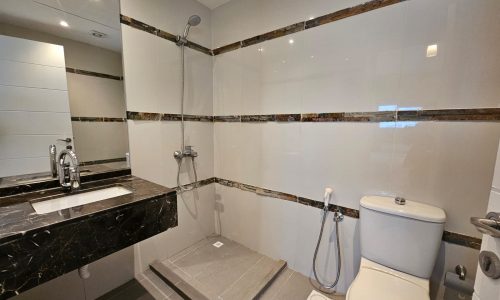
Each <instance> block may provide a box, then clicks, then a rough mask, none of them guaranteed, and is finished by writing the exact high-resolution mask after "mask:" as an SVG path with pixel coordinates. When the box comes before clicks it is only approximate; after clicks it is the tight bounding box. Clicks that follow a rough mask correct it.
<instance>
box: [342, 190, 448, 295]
mask: <svg viewBox="0 0 500 300" xmlns="http://www.w3.org/2000/svg"><path fill="white" fill-rule="evenodd" d="M445 221H446V214H445V212H444V210H442V209H441V208H438V207H434V206H431V205H427V204H423V203H419V202H414V201H406V200H405V199H402V198H393V197H381V196H366V197H363V198H362V199H361V201H360V240H361V263H360V267H359V272H358V275H357V276H356V278H355V279H354V281H353V282H352V284H351V286H350V287H349V290H348V291H347V295H346V299H347V300H365V299H367V300H368V299H370V300H377V299H383V300H401V299H405V300H424V299H426V300H428V299H430V297H429V278H430V276H431V273H432V270H433V268H434V263H435V261H436V257H437V255H438V251H439V247H440V245H441V237H442V235H443V228H444V223H445Z"/></svg>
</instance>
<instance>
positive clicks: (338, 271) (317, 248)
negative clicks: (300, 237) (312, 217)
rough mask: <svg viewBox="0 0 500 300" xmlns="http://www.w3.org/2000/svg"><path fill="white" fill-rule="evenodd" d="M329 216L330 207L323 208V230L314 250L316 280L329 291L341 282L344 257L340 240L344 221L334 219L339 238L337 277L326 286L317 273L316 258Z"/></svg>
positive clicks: (336, 233)
mask: <svg viewBox="0 0 500 300" xmlns="http://www.w3.org/2000/svg"><path fill="white" fill-rule="evenodd" d="M336 213H337V212H336ZM327 215H328V206H325V207H324V208H323V218H322V220H321V230H320V231H319V237H318V243H316V249H315V250H314V257H313V273H314V278H316V281H317V282H318V284H319V285H320V286H321V287H322V288H325V289H327V290H331V289H333V288H334V287H335V286H336V285H337V283H338V282H339V278H340V270H341V269H342V263H341V259H342V257H341V255H340V239H339V222H340V221H341V220H342V219H341V218H334V221H335V235H336V236H337V274H336V276H335V281H334V282H333V283H332V284H330V285H328V284H325V283H323V282H321V280H320V279H319V277H318V274H317V272H316V258H317V256H318V251H319V246H320V244H321V238H322V237H323V228H324V227H325V221H326V216H327ZM332 292H333V291H332Z"/></svg>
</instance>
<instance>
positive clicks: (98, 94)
mask: <svg viewBox="0 0 500 300" xmlns="http://www.w3.org/2000/svg"><path fill="white" fill-rule="evenodd" d="M0 70H1V71H0V178H2V180H0V186H1V185H2V184H3V185H5V184H9V183H11V184H13V183H15V182H18V183H19V177H21V178H22V177H23V176H24V178H25V179H26V180H37V179H44V178H45V179H51V178H52V175H51V173H50V160H49V146H50V145H56V148H57V152H58V153H59V152H60V151H61V150H63V149H65V148H66V147H68V146H70V147H72V148H73V150H74V152H75V153H76V155H77V157H78V161H79V163H80V166H83V167H81V168H80V169H81V172H82V176H83V175H84V173H85V172H93V171H95V170H108V169H121V168H127V167H128V161H127V158H128V152H129V150H128V136H127V122H126V108H125V97H124V87H123V75H122V74H123V72H122V57H121V32H120V12H119V0H85V1H81V0H2V1H0ZM12 176H15V178H16V179H12ZM9 178H10V179H11V180H10V181H9V180H8V179H9Z"/></svg>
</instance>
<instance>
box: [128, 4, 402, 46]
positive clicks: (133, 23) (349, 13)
mask: <svg viewBox="0 0 500 300" xmlns="http://www.w3.org/2000/svg"><path fill="white" fill-rule="evenodd" d="M403 1H407V0H371V1H368V2H366V3H364V4H360V5H356V6H353V7H349V8H345V9H341V10H338V11H336V12H333V13H330V14H327V15H324V16H321V17H317V18H314V19H312V20H304V21H301V22H297V23H295V24H291V25H288V26H285V27H282V28H278V29H276V30H272V31H269V32H266V33H263V34H259V35H256V36H253V37H250V38H248V39H244V40H242V41H238V42H234V43H231V44H228V45H224V46H221V47H218V48H215V49H213V50H211V49H209V48H207V47H204V46H202V45H199V44H196V43H194V42H191V41H189V42H188V43H187V44H186V47H189V48H191V49H193V50H196V51H199V52H202V53H205V54H207V55H210V56H213V55H219V54H222V53H226V52H229V51H234V50H237V49H240V48H242V47H248V46H252V45H255V44H259V43H262V42H265V41H269V40H272V39H276V38H279V37H283V36H286V35H289V34H293V33H296V32H299V31H303V30H306V29H310V28H314V27H317V26H320V25H325V24H329V23H332V22H335V21H338V20H341V19H345V18H349V17H353V16H356V15H359V14H363V13H366V12H369V11H372V10H375V9H379V8H383V7H386V6H389V5H393V4H397V3H400V2H403ZM120 22H121V23H122V24H125V25H128V26H130V27H133V28H135V29H139V30H142V31H144V32H147V33H150V34H153V35H156V36H158V37H161V38H163V39H166V40H169V41H171V42H174V43H175V42H176V41H177V40H176V35H173V34H171V33H168V32H166V31H163V30H161V29H159V28H156V27H154V26H152V25H149V24H146V23H144V22H141V21H139V20H136V19H134V18H132V17H129V16H125V15H122V14H120Z"/></svg>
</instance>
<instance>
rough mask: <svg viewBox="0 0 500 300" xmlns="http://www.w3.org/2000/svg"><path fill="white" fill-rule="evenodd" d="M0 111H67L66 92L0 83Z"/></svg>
mask: <svg viewBox="0 0 500 300" xmlns="http://www.w3.org/2000/svg"><path fill="white" fill-rule="evenodd" d="M0 98H1V99H2V101H1V102H0V111H7V110H18V111H47V112H67V113H69V103H68V92H67V91H59V90H49V89H37V88H25V87H16V86H1V85H0Z"/></svg>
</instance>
